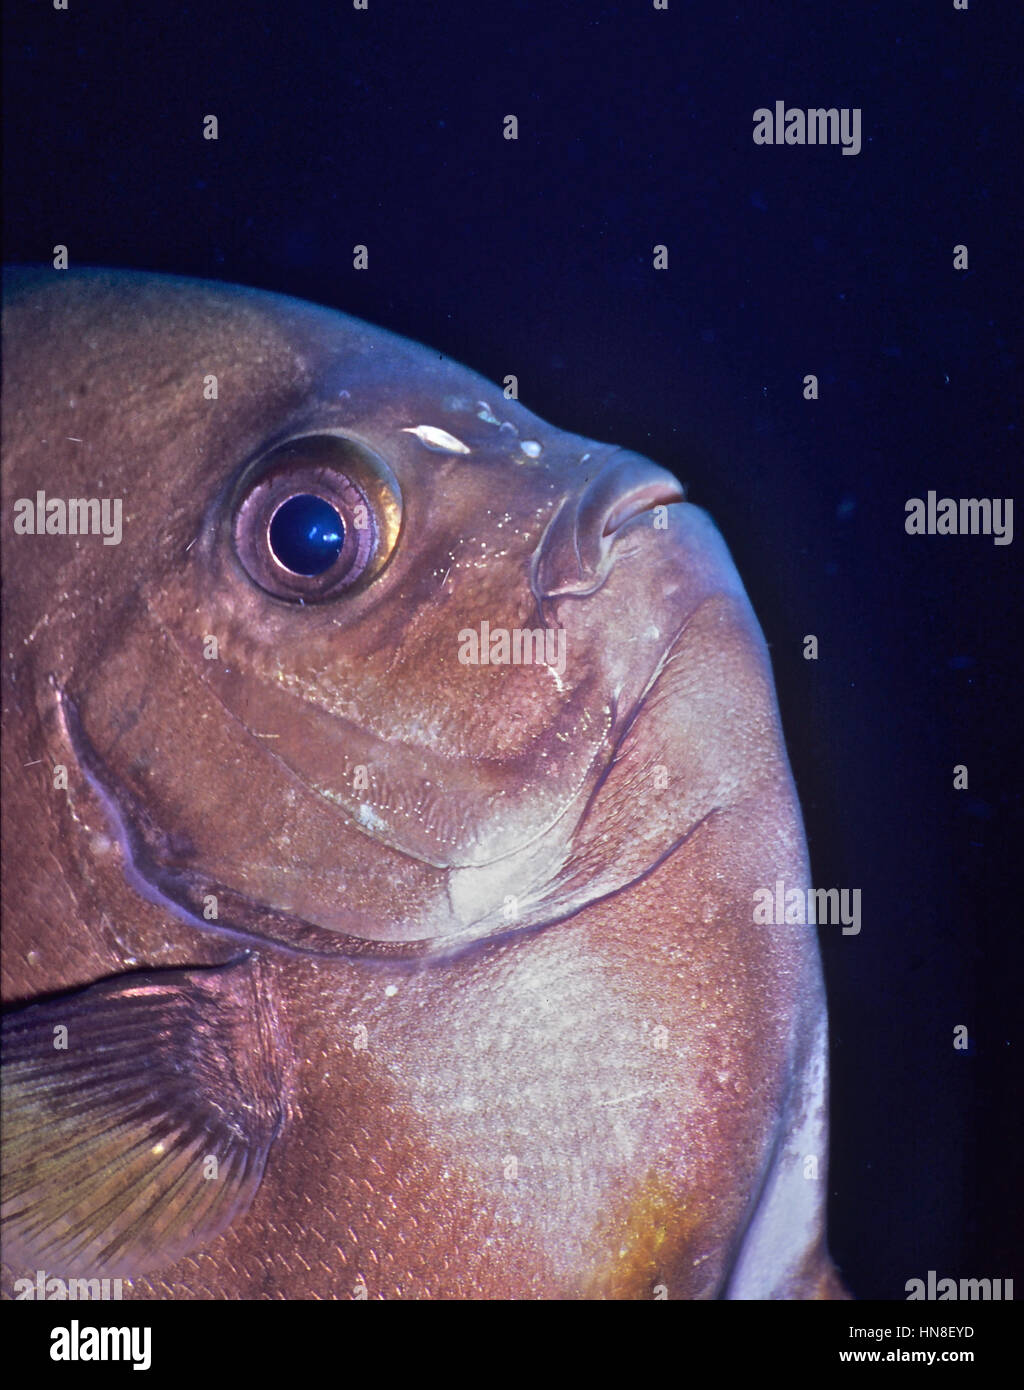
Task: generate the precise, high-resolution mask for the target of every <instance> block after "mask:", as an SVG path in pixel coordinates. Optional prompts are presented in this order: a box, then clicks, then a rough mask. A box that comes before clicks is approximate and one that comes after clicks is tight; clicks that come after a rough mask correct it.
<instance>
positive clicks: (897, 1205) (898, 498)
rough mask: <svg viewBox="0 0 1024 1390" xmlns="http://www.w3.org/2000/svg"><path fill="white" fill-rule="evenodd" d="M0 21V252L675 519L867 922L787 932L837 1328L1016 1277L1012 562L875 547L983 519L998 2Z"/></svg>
mask: <svg viewBox="0 0 1024 1390" xmlns="http://www.w3.org/2000/svg"><path fill="white" fill-rule="evenodd" d="M4 13H5V19H6V38H5V78H6V96H5V106H6V111H5V118H4V132H5V213H4V236H5V258H6V259H7V260H9V261H49V260H50V258H51V257H52V248H53V246H54V245H55V244H57V243H64V244H66V245H67V246H68V248H69V251H70V257H71V261H72V264H74V265H85V264H102V265H112V266H125V267H137V268H140V269H150V270H163V271H171V272H177V273H181V274H189V275H199V276H205V277H212V278H220V279H224V280H228V281H232V282H238V283H242V284H247V285H253V286H258V287H263V288H267V289H272V290H276V291H281V292H285V293H290V294H295V295H298V296H301V297H305V298H309V299H312V300H315V301H316V302H319V303H323V304H328V305H332V306H334V307H337V308H339V309H343V310H345V311H347V312H349V313H353V314H356V315H358V316H360V317H364V318H367V319H369V320H370V321H372V322H374V323H377V324H379V325H381V326H383V327H387V328H390V329H393V330H395V331H397V332H399V333H404V334H407V335H408V336H410V337H412V338H415V339H418V340H420V341H424V342H427V343H429V344H430V345H431V346H433V347H435V348H437V349H438V350H439V351H443V352H445V353H446V354H448V355H450V356H452V357H454V358H456V359H457V360H460V361H463V362H465V363H466V364H467V365H469V366H471V367H473V368H475V369H476V370H478V371H480V372H482V373H483V374H484V375H485V376H488V377H490V378H491V379H494V380H498V381H500V380H501V379H502V378H503V377H504V376H505V375H506V373H510V372H511V373H514V374H516V375H517V376H518V378H519V389H520V395H521V398H522V400H523V402H524V404H525V405H527V406H528V407H529V408H530V409H532V410H534V411H536V412H537V413H538V414H539V415H541V416H542V417H543V418H545V419H548V420H550V421H551V422H552V423H553V424H555V425H558V426H561V427H563V428H566V429H569V430H572V431H575V432H579V433H581V434H586V435H590V436H592V437H594V438H597V439H601V440H608V441H614V442H615V443H618V444H621V445H624V446H628V447H631V448H633V449H636V450H639V451H640V452H642V453H645V454H648V455H649V456H650V457H652V458H654V459H656V460H658V461H659V462H661V463H663V464H665V465H667V466H668V467H670V468H672V469H673V470H674V471H675V472H677V473H678V474H679V476H680V477H681V478H682V479H683V481H684V482H686V483H687V485H688V487H689V495H690V498H691V500H693V501H695V502H697V503H699V504H700V505H702V506H704V507H706V508H707V509H708V510H709V511H710V512H711V513H712V515H713V516H714V517H715V519H716V521H717V522H718V524H719V526H720V528H721V530H722V532H723V534H724V535H725V537H726V540H727V541H728V543H729V545H730V547H731V549H732V551H733V555H734V557H735V559H736V562H737V565H738V566H739V569H740V572H741V574H742V575H743V577H744V580H745V582H746V584H747V587H748V590H749V592H750V595H751V597H752V600H753V602H754V606H755V609H756V610H757V613H758V616H759V617H760V619H761V622H762V625H763V627H764V630H765V634H766V637H767V639H768V642H769V644H770V646H771V650H772V656H773V661H774V664H775V670H776V677H777V682H778V690H779V699H780V703H781V707H782V713H783V720H784V723H785V726H786V731H787V738H788V743H789V749H790V754H791V758H792V763H793V768H794V773H795V775H796V779H797V784H798V787H799V789H800V794H801V800H802V803H803V807H804V813H805V819H806V825H807V833H808V838H809V842H810V848H811V856H812V864H813V878H814V882H815V884H816V885H818V886H822V887H829V886H842V887H851V888H860V889H861V890H862V900H863V929H862V932H861V934H860V936H858V937H842V936H841V935H840V934H839V932H838V928H831V929H829V928H825V929H823V931H822V937H823V942H822V945H823V953H824V960H825V970H826V976H827V982H828V990H829V999H830V1010H831V1020H832V1034H833V1039H832V1054H833V1055H832V1067H833V1089H832V1094H833V1141H832V1142H833V1155H832V1167H831V1177H830V1190H831V1194H832V1199H831V1204H830V1230H831V1245H832V1250H833V1253H834V1255H835V1257H836V1259H837V1262H838V1263H839V1265H840V1267H841V1269H842V1271H843V1274H844V1277H845V1278H846V1280H847V1282H848V1283H849V1285H850V1287H851V1289H852V1290H853V1292H854V1294H855V1295H856V1296H857V1297H859V1298H885V1299H900V1298H903V1297H905V1293H904V1285H905V1282H906V1280H908V1279H910V1278H913V1277H922V1278H923V1277H925V1276H926V1275H927V1272H928V1270H929V1269H935V1270H937V1271H938V1274H939V1276H940V1277H944V1276H952V1277H955V1278H959V1277H977V1278H983V1277H988V1278H1006V1277H1014V1276H1016V1277H1017V1279H1018V1280H1020V1279H1021V1278H1022V1274H1024V1271H1022V1269H1021V1266H1020V1259H1019V1255H1020V1249H1021V1223H1020V1216H1019V1204H1018V1201H1017V1190H1018V1186H1019V1178H1018V1173H1019V1166H1020V1140H1021V1126H1020V1113H1021V1105H1020V1095H1019V1089H1016V1088H1015V1087H1014V1086H1013V1084H1012V1082H1011V1077H1012V1076H1013V1074H1014V1069H1013V1067H1012V1063H1013V1061H1014V1057H1013V1046H1014V1041H1015V1035H1014V1027H1015V1019H1014V1014H1015V1013H1017V1012H1018V1008H1017V1001H1018V998H1019V992H1020V976H1019V956H1018V954H1017V951H1016V947H1017V940H1018V936H1019V933H1020V931H1021V928H1022V925H1024V923H1022V914H1021V909H1020V901H1021V892H1020V889H1019V886H1018V882H1017V879H1016V874H1015V872H1014V868H1013V866H1014V864H1015V863H1016V862H1017V857H1018V856H1019V845H1020V838H1021V834H1020V832H1021V823H1020V818H1019V800H1020V792H1019V785H1020V776H1019V764H1018V765H1016V766H1014V763H1013V759H1012V756H1011V755H1012V753H1013V751H1014V750H1015V746H1016V744H1017V742H1018V739H1019V734H1018V735H1014V733H1013V729H1014V727H1015V726H1016V725H1017V723H1018V722H1019V712H1018V710H1019V704H1018V699H1017V693H1018V681H1019V674H1020V656H1019V631H1018V629H1017V627H1016V626H1015V617H1016V614H1017V612H1018V610H1019V604H1018V603H1017V602H1016V600H1018V599H1019V592H1020V590H1019V583H1018V577H1017V566H1016V564H1015V557H1016V555H1017V554H1018V551H1019V546H1020V544H1021V541H1019V540H1015V541H1014V544H1013V545H1010V546H996V545H994V544H993V541H992V538H991V537H984V536H974V537H971V536H964V537H911V536H907V535H906V534H905V531H904V508H905V503H906V501H907V499H908V498H910V497H915V496H918V497H923V496H925V494H926V493H927V491H928V490H929V489H934V490H935V491H936V492H938V493H939V495H940V496H942V495H949V496H953V497H1001V498H1002V497H1012V496H1013V493H1014V486H1013V482H1014V476H1015V475H1016V474H1017V470H1018V467H1019V459H1020V415H1019V404H1020V401H1019V397H1020V392H1019V387H1020V357H1019V348H1020V339H1019V326H1020V310H1021V298H1020V280H1021V268H1020V264H1019V257H1018V252H1019V248H1020V246H1021V244H1022V225H1021V215H1020V213H1021V208H1020V202H1019V200H1017V199H1016V197H1015V192H1014V182H1013V177H1012V169H1013V167H1014V164H1015V162H1016V161H1019V159H1020V151H1021V143H1022V134H1021V119H1020V117H1021V110H1020V108H1021V99H1022V96H1024V83H1022V80H1021V76H1020V54H1021V52H1022V49H1024V44H1022V39H1024V25H1022V22H1021V19H1022V13H1021V9H1020V6H1019V5H1017V4H1014V3H1009V0H1007V3H996V4H982V3H979V0H972V3H971V8H970V9H969V10H968V11H967V12H965V13H964V12H957V11H955V10H954V9H953V6H952V0H933V2H931V3H906V4H901V3H895V2H894V0H886V3H878V4H868V3H858V2H857V0H853V3H850V4H847V5H843V6H830V5H823V4H821V3H820V0H819V3H813V4H811V3H795V2H794V3H770V4H769V3H765V0H761V3H748V2H747V0H743V3H738V4H725V5H717V4H716V5H708V6H703V5H701V6H697V5H693V4H688V3H683V0H670V8H669V10H668V11H667V12H657V11H655V10H654V9H653V6H652V4H651V3H650V0H634V2H633V3H625V2H624V3H620V4H606V3H600V2H599V0H593V3H582V2H581V0H562V2H561V3H558V4H555V3H552V2H550V0H549V3H543V4H542V3H536V2H535V0H521V2H520V3H516V2H515V0H502V3H496V2H495V0H480V3H477V4H466V3H460V4H445V3H440V0H434V2H432V3H429V4H428V3H424V0H418V2H417V3H411V2H410V3H385V0H370V6H369V10H368V11H367V12H360V11H356V10H353V9H352V8H350V6H349V5H348V3H346V2H345V0H336V3H322V4H309V3H303V0H291V3H287V4H283V3H275V4H266V5H265V4H260V3H249V2H248V0H247V2H246V3H244V4H243V3H238V4H232V5H227V4H224V5H218V4H215V3H203V4H194V5H180V4H173V3H170V4H167V3H160V4H157V3H155V0H129V2H127V3H121V2H120V0H103V3H95V4H94V3H86V0H71V9H70V10H69V11H68V12H66V13H64V12H59V11H54V10H53V9H52V7H51V4H50V3H49V0H37V3H33V4H29V3H7V4H5V6H4ZM776 100H783V101H785V102H786V103H787V105H789V106H800V107H803V108H805V109H806V108H808V107H816V106H839V107H844V106H845V107H860V108H861V109H862V111H863V128H862V140H863V148H862V150H861V153H860V154H858V155H857V156H855V157H850V156H843V155H842V154H841V153H840V150H839V149H838V148H835V147H818V148H811V147H799V146H798V147H792V148H790V147H779V148H775V147H768V148H762V147H759V146H756V145H755V144H754V143H753V141H752V138H751V135H752V130H753V122H752V114H753V111H754V110H755V109H756V108H758V107H761V106H768V107H773V106H774V102H775V101H776ZM209 113H212V114H215V115H216V116H217V117H218V121H219V137H220V138H219V139H218V140H217V141H216V142H212V141H206V140H204V139H203V138H202V122H203V117H204V116H205V115H206V114H209ZM509 113H514V114H515V115H517V117H518V119H519V139H518V141H517V142H514V143H513V142H509V141H506V140H504V139H503V138H502V122H503V118H504V117H505V116H506V115H507V114H509ZM356 243H365V244H366V245H367V246H368V248H369V266H370V268H369V270H368V271H367V272H362V273H361V272H356V271H354V270H353V268H352V247H353V246H354V245H355V244H356ZM657 243H664V244H666V245H667V246H668V248H669V257H670V261H669V269H668V270H667V271H665V272H656V271H654V270H653V269H652V248H653V247H654V245H655V244H657ZM957 243H964V244H966V245H967V247H968V249H969V254H970V267H971V268H970V270H969V271H968V272H966V273H964V272H956V271H954V270H953V268H952V260H953V247H954V245H956V244H957ZM809 372H813V373H815V374H816V375H817V376H818V377H819V380H820V392H821V398H820V399H819V400H818V401H817V402H808V401H805V400H804V399H803V396H802V382H803V377H804V375H805V374H806V373H809ZM807 633H814V634H816V635H817V636H818V638H819V641H820V644H821V651H820V659H819V660H818V661H817V662H808V661H805V660H803V658H802V646H803V637H804V635H805V634H807ZM957 763H964V764H966V765H967V767H968V769H969V776H970V789H969V790H968V791H959V792H955V791H953V790H952V778H953V766H954V765H955V764H957ZM957 1024H966V1025H967V1027H968V1029H969V1030H970V1038H971V1044H970V1049H969V1051H968V1052H967V1053H959V1052H955V1051H954V1049H953V1045H952V1038H953V1028H954V1026H955V1025H957ZM1018 1288H1020V1289H1024V1282H1021V1283H1019V1285H1018Z"/></svg>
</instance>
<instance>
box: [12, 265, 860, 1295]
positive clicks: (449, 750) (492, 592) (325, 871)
mask: <svg viewBox="0 0 1024 1390" xmlns="http://www.w3.org/2000/svg"><path fill="white" fill-rule="evenodd" d="M508 394H511V393H510V392H509V393H507V392H505V391H503V390H501V389H496V388H495V387H494V386H492V385H491V384H489V383H488V382H486V381H485V380H483V379H482V378H481V377H478V376H476V375H474V374H473V373H472V372H470V371H468V370H466V369H465V368H464V367H461V366H459V365H457V364H456V363H454V362H452V361H449V360H447V359H446V358H445V357H444V356H443V355H441V354H440V353H437V352H434V351H430V350H428V349H427V348H424V347H420V346H417V345H415V344H413V343H410V342H407V341H405V340H403V339H401V338H399V337H396V336H393V335H392V334H390V333H387V332H383V331H381V330H380V329H377V328H374V327H370V326H368V325H366V324H364V323H360V322H358V321H357V320H355V319H352V318H348V317H346V316H345V315H343V314H340V313H336V312H332V311H328V310H325V309H321V308H316V307H313V306H311V305H308V304H304V303H300V302H298V301H295V300H291V299H287V298H282V297H278V296H275V295H271V294H266V293H261V292H254V291H250V290H246V289H242V288H236V287H233V286H230V285H224V284H215V283H204V282H201V281H192V280H185V279H178V278H175V277H165V276H158V275H146V274H138V273H128V272H125V273H122V272H117V271H109V270H94V271H85V272H81V273H61V272H55V271H43V272H40V271H38V270H22V271H16V272H14V273H12V274H11V275H10V276H9V277H8V281H7V286H6V307H5V317H4V411H3V428H4V437H3V450H4V461H3V469H4V472H3V564H4V568H3V580H4V621H3V661H4V665H3V681H4V686H3V694H4V706H3V720H4V739H3V795H4V808H5V815H4V817H3V832H4V841H3V869H4V875H3V877H4V896H5V921H6V936H5V943H4V950H3V987H4V999H5V1001H6V1002H7V1005H8V1008H7V1011H6V1013H5V1015H4V1024H3V1040H4V1068H3V1097H4V1125H3V1165H4V1189H3V1192H4V1198H3V1214H2V1215H3V1237H4V1254H5V1261H6V1264H5V1274H4V1293H5V1295H6V1296H12V1289H14V1288H15V1281H18V1280H21V1279H31V1280H33V1281H34V1280H35V1279H36V1275H37V1271H44V1272H45V1274H46V1277H47V1278H50V1277H51V1276H53V1277H57V1278H64V1279H66V1278H80V1279H92V1278H97V1279H99V1278H121V1279H122V1280H123V1281H124V1292H125V1296H126V1297H133V1298H182V1299H184V1298H260V1299H262V1298H335V1299H336V1298H372V1299H385V1298H386V1299H396V1298H406V1299H408V1298H438V1299H472V1298H489V1299H513V1298H515V1299H527V1298H528V1299H536V1298H543V1299H556V1298H558V1299H561V1298H570V1299H602V1298H616V1299H619V1298H621V1299H628V1298H641V1299H642V1298H671V1299H707V1298H716V1297H725V1298H748V1299H749V1298H755V1299H788V1298H794V1299H795V1298H830V1297H843V1296H844V1291H843V1288H842V1285H841V1283H840V1281H839V1278H838V1276H837V1274H836V1271H835V1268H834V1266H833V1264H832V1262H831V1260H830V1258H829V1255H828V1252H827V1248H826V1243H825V1235H824V1229H823V1212H824V1207H825V1197H826V1183H827V1153H826V1148H827V1117H826V1045H827V1031H826V1028H827V1025H826V1009H825V1000H824V992H823V988H822V980H821V973H820V962H819V956H818V949H817V942H816V939H815V935H814V931H813V929H812V928H808V927H804V926H765V925H763V924H757V923H756V922H755V921H754V911H753V908H754V902H755V897H754V895H755V893H757V892H758V890H763V889H764V888H766V887H767V888H771V887H772V886H773V885H775V884H776V883H777V882H778V881H779V880H784V881H785V883H786V884H787V885H791V886H793V885H795V886H799V885H806V884H807V882H808V861H807V850H806V844H805V838H804V833H803V827H802V822H801V815H800V809H799V803H798V800H797V796H796V792H795V789H794V785H793V780H792V776H791V773H790V769H789V765H788V761H787V757H786V751H785V746H784V742H783V738H782V734H781V729H780V723H779V716H778V710H777V704H776V698H775V692H774V685H773V680H772V674H771V667H770V662H769V659H768V655H767V652H766V648H765V644H764V640H763V638H762V635H761V632H760V630H759V628H758V624H757V621H756V619H755V617H754V615H753V612H752V610H751V607H750V604H749V602H748V599H747V597H746V594H745V592H744V589H743V585H742V583H741V581H740V578H739V576H738V574H737V571H736V569H735V568H734V566H733V564H732V561H731V559H730V557H729V554H728V552H727V550H726V547H725V544H724V542H723V540H722V539H721V537H720V535H719V534H718V532H717V530H716V528H715V527H714V525H713V524H712V522H711V521H710V519H709V518H708V516H707V515H706V514H705V513H704V512H702V511H701V510H700V509H699V508H697V507H696V506H693V505H691V504H690V503H688V502H687V501H686V500H685V497H684V491H683V488H682V487H681V486H680V485H679V483H678V482H677V481H676V479H675V477H674V476H673V474H672V473H670V472H668V471H666V470H665V469H663V468H661V467H659V466H657V465H656V464H654V463H652V462H650V461H649V460H648V459H646V458H643V457H641V456H639V455H638V454H635V453H632V452H630V451H628V450H625V449H620V448H616V447H614V446H611V445H607V444H599V443H595V442H594V441H593V440H590V439H586V438H582V437H579V436H577V435H573V434H568V433H564V432H562V431H560V430H557V429H554V428H552V427H551V426H549V425H547V424H545V423H543V422H542V421H541V420H539V419H537V418H536V416H534V415H532V414H530V413H529V412H528V411H527V410H525V409H524V408H523V407H522V406H521V405H520V404H519V403H518V401H517V400H515V399H507V398H506V396H507V395H508ZM87 1287H88V1286H87ZM15 1296H17V1295H15ZM22 1296H25V1295H22Z"/></svg>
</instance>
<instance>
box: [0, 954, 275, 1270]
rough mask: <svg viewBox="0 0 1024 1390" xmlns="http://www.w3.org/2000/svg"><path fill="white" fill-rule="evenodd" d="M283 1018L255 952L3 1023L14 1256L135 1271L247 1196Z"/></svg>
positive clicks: (91, 991)
mask: <svg viewBox="0 0 1024 1390" xmlns="http://www.w3.org/2000/svg"><path fill="white" fill-rule="evenodd" d="M277 1033H278V1028H277V1024H276V1019H275V1017H274V1013H273V1008H272V1002H271V1000H270V997H269V994H268V991H267V989H266V987H265V985H264V984H263V983H262V981H261V978H260V964H259V961H258V959H257V958H255V957H252V956H247V957H245V958H244V959H242V960H240V961H236V962H233V963H231V964H229V965H225V966H218V967H215V968H212V969H197V970H173V971H160V972H156V973H151V974H139V975H129V976H123V977H121V978H119V979H116V980H109V981H105V982H103V983H101V984H96V985H92V986H90V987H89V988H88V989H84V990H81V991H79V992H77V993H75V994H70V995H65V996H62V997H60V998H56V999H49V1000H47V1001H46V1002H43V1003H38V1004H30V1005H28V1006H26V1007H24V1008H20V1009H17V1010H15V1011H14V1012H12V1013H9V1014H8V1015H7V1016H6V1017H5V1018H4V1020H3V1134H2V1155H3V1206H2V1230H3V1237H4V1258H5V1261H6V1262H7V1263H8V1264H9V1265H11V1266H12V1267H14V1268H26V1269H33V1270H34V1269H37V1268H39V1269H45V1270H47V1271H48V1272H50V1273H53V1274H57V1275H64V1274H86V1273H87V1274H90V1275H98V1276H104V1275H110V1274H125V1275H129V1276H131V1275H133V1274H139V1273H142V1272H143V1271H145V1270H150V1269H155V1268H159V1267H161V1266H164V1265H168V1264H171V1263H173V1261H174V1260H176V1259H178V1258H179V1257H180V1256H181V1255H183V1254H185V1253H186V1252H187V1251H189V1250H193V1249H195V1248H196V1247H200V1246H203V1245H207V1244H209V1243H210V1241H212V1239H213V1238H214V1237H215V1236H216V1235H218V1234H219V1233H220V1232H221V1231H223V1230H224V1228H225V1227H226V1226H227V1225H228V1224H229V1223H230V1222H231V1221H233V1220H234V1219H235V1218H236V1217H237V1216H239V1215H240V1214H241V1213H242V1212H243V1211H245V1210H246V1208H247V1207H248V1206H249V1205H250V1203H251V1202H252V1199H253V1196H254V1194H255V1192H256V1189H257V1187H258V1186H259V1182H260V1178H261V1176H262V1173H263V1169H264V1165H265V1163H266V1160H267V1154H268V1152H269V1150H270V1146H271V1144H272V1143H273V1140H274V1136H275V1135H276V1133H277V1131H278V1129H279V1127H280V1125H281V1122H282V1119H283V1100H282V1078H281V1069H280V1065H279V1054H278V1049H277Z"/></svg>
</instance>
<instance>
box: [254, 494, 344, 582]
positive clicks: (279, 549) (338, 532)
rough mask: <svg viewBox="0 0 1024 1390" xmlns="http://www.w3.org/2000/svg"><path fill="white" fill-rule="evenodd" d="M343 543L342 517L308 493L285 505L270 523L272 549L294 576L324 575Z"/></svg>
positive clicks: (291, 498) (328, 505) (322, 501)
mask: <svg viewBox="0 0 1024 1390" xmlns="http://www.w3.org/2000/svg"><path fill="white" fill-rule="evenodd" d="M344 543H345V523H344V522H343V521H342V519H341V517H340V516H339V515H338V513H337V512H336V511H335V509H334V508H333V507H332V506H331V504H330V503H329V502H325V501H324V499H323V498H322V497H314V496H313V495H312V494H311V493H308V492H306V493H300V495H299V496H298V497H289V499H288V501H287V502H282V504H281V506H280V507H278V509H277V511H276V512H275V513H274V517H273V520H272V521H271V523H270V548H271V549H272V550H273V552H274V555H275V556H276V558H277V560H278V561H279V562H280V563H281V564H282V565H284V567H285V569H289V570H291V572H292V573H293V574H323V572H324V571H325V570H328V569H330V567H331V565H333V564H334V562H335V560H336V559H337V558H338V556H339V555H340V554H341V547H342V546H343V545H344Z"/></svg>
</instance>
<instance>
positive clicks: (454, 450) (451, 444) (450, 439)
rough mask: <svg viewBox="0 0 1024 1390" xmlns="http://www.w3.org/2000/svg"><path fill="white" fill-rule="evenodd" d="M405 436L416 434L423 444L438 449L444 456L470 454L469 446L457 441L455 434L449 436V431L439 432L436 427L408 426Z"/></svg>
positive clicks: (404, 432) (404, 430)
mask: <svg viewBox="0 0 1024 1390" xmlns="http://www.w3.org/2000/svg"><path fill="white" fill-rule="evenodd" d="M402 433H403V434H414V435H415V436H416V438H417V439H418V440H419V441H420V443H421V444H425V445H426V446H427V448H428V449H436V450H437V451H438V452H439V453H442V454H468V453H469V452H470V450H469V448H468V446H467V445H465V444H463V442H462V440H461V439H456V438H455V436H454V434H449V433H448V431H447V430H439V429H438V428H437V426H436V425H416V426H415V428H413V427H410V426H407V427H406V428H405V429H403V430H402Z"/></svg>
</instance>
